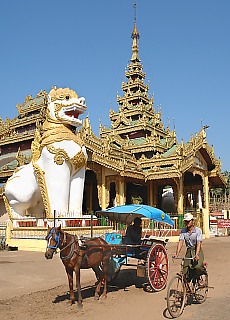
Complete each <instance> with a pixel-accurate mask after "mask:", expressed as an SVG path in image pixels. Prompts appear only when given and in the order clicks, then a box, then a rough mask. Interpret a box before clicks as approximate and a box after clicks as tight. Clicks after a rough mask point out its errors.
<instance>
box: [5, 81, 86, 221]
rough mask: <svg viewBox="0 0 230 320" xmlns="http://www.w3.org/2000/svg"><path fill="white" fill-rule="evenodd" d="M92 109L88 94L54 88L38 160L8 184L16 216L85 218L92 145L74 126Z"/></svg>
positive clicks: (37, 145) (36, 148)
mask: <svg viewBox="0 0 230 320" xmlns="http://www.w3.org/2000/svg"><path fill="white" fill-rule="evenodd" d="M85 110H86V105H85V98H83V97H82V98H79V97H78V95H77V94H76V92H75V91H73V90H70V89H69V88H64V89H62V88H58V89H57V88H56V87H55V88H53V89H52V90H51V91H50V93H49V94H48V107H47V113H46V120H45V122H44V124H43V127H42V131H41V132H42V134H40V131H39V130H38V129H37V130H36V132H35V138H34V141H33V142H32V146H31V151H32V161H31V163H29V164H28V165H24V166H21V167H19V168H18V169H17V171H16V172H15V173H14V174H13V175H12V177H10V178H9V180H8V181H7V183H6V186H5V203H6V207H7V212H8V214H9V215H10V217H11V218H13V219H20V218H21V217H23V216H25V215H29V216H34V217H41V216H44V213H45V215H46V218H52V217H53V215H54V210H56V211H57V212H59V214H62V213H63V214H65V213H68V212H71V213H72V214H73V215H74V216H75V217H81V216H82V199H83V189H84V179H85V167H86V162H87V154H86V149H85V147H84V145H83V142H82V141H81V139H80V138H79V137H78V136H77V135H76V134H75V133H73V131H72V130H73V128H74V129H76V128H77V127H79V126H81V124H82V121H81V120H80V119H78V116H79V115H80V114H82V113H84V112H85Z"/></svg>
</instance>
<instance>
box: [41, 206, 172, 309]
mask: <svg viewBox="0 0 230 320" xmlns="http://www.w3.org/2000/svg"><path fill="white" fill-rule="evenodd" d="M98 213H100V214H101V215H102V216H104V217H106V218H107V219H109V220H112V221H117V222H122V223H124V224H130V223H131V222H132V221H133V220H134V219H135V218H136V217H139V218H147V219H149V220H150V221H155V222H159V223H160V224H167V225H169V226H173V225H174V222H173V221H172V220H171V219H170V217H169V216H168V215H167V214H165V213H164V212H163V211H161V210H159V209H156V208H153V207H150V206H146V205H124V206H117V207H113V208H109V209H107V210H103V211H99V212H98ZM46 240H47V248H46V252H45V257H46V258H47V259H52V258H53V255H54V253H56V252H57V249H59V252H60V258H61V260H62V263H63V264H64V266H65V270H66V273H67V277H68V281H69V288H70V303H71V304H73V303H74V302H75V297H74V290H73V272H75V275H76V285H77V291H78V305H79V306H81V305H82V294H81V284H80V269H88V268H92V269H93V270H94V272H95V275H96V277H97V278H98V284H97V287H96V290H95V299H99V296H100V288H101V286H103V287H104V290H103V294H102V296H104V297H106V293H107V290H106V283H107V282H109V281H110V282H111V281H112V280H114V279H115V278H116V277H117V276H118V274H119V271H120V269H121V266H122V265H124V264H127V262H128V259H130V258H133V259H137V276H142V277H145V276H146V275H147V277H148V282H149V284H150V286H151V288H152V289H153V290H154V291H160V290H162V289H164V288H165V286H166V283H167V278H168V257H167V252H166V249H165V246H166V243H167V240H164V239H163V238H160V237H158V238H157V237H152V236H148V237H147V236H144V237H143V238H142V240H141V243H140V244H130V245H129V244H123V242H122V235H121V234H120V233H116V232H113V233H107V234H106V236H105V239H104V238H102V237H96V238H90V239H83V238H82V239H81V238H79V237H77V236H75V235H73V234H70V233H67V232H66V231H64V230H62V229H61V225H60V226H59V227H49V228H48V230H47V236H46Z"/></svg>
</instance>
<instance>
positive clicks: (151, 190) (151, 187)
mask: <svg viewBox="0 0 230 320" xmlns="http://www.w3.org/2000/svg"><path fill="white" fill-rule="evenodd" d="M153 192H154V189H153V180H150V181H149V205H150V206H151V207H153V206H154V201H153Z"/></svg>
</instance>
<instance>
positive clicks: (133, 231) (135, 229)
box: [123, 217, 142, 244]
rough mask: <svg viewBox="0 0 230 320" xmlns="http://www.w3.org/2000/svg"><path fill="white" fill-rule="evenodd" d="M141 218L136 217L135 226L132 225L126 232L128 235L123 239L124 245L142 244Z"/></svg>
mask: <svg viewBox="0 0 230 320" xmlns="http://www.w3.org/2000/svg"><path fill="white" fill-rule="evenodd" d="M141 223H142V221H141V218H138V217H136V218H135V219H134V221H133V224H130V225H129V226H128V228H127V230H126V234H125V236H124V239H123V243H124V244H141V235H142V227H141Z"/></svg>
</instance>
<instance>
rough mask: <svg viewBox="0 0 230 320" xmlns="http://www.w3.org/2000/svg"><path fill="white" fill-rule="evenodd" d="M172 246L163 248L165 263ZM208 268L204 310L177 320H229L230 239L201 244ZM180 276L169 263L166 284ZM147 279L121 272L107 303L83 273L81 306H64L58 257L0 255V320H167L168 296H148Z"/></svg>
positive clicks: (91, 278)
mask: <svg viewBox="0 0 230 320" xmlns="http://www.w3.org/2000/svg"><path fill="white" fill-rule="evenodd" d="M175 247H176V244H175V243H169V244H168V245H167V250H168V256H169V258H170V257H171V256H172V254H173V253H174V252H175ZM203 249H204V252H205V260H206V261H207V262H208V272H209V280H210V281H209V282H210V285H211V286H214V289H210V291H209V295H208V299H207V301H206V302H205V303H204V304H202V305H196V304H192V305H190V306H187V307H186V308H185V310H184V313H183V314H182V316H181V317H180V319H181V320H184V319H186V320H190V319H192V320H194V319H195V318H196V319H199V320H207V319H221V320H222V319H223V320H225V319H226V320H227V319H229V314H230V305H229V298H230V290H229V286H230V274H229V266H230V237H216V238H211V239H207V240H205V241H204V243H203ZM178 270H179V261H176V262H175V263H172V261H171V259H170V272H169V279H170V278H171V277H172V276H173V275H174V273H175V272H176V271H178ZM144 281H146V279H143V278H137V277H136V272H135V269H134V268H130V267H129V268H128V267H123V268H122V270H121V272H120V275H119V278H118V280H117V281H116V282H115V284H114V285H110V286H108V298H107V299H106V300H101V299H100V300H99V301H94V299H93V294H94V289H95V288H94V286H93V285H94V282H95V277H94V274H93V272H92V271H91V270H83V271H82V281H81V282H82V289H83V299H84V302H83V303H84V306H83V308H82V309H81V310H78V309H77V306H76V305H74V306H71V307H69V306H68V300H69V296H68V285H67V278H66V274H65V271H64V267H63V265H62V263H61V261H60V258H59V255H56V256H55V257H54V259H53V260H46V259H45V257H44V253H39V252H24V251H15V252H13V251H0V319H1V320H6V319H7V320H9V319H10V320H12V319H15V320H27V319H28V320H31V319H34V320H41V319H42V320H43V319H47V320H50V319H53V318H54V317H55V320H59V319H60V320H61V319H65V320H70V319H71V320H72V319H73V318H76V317H77V318H78V319H80V320H84V319H87V320H108V319H110V320H115V319H116V320H117V319H121V318H125V319H126V320H136V319H138V320H139V319H140V318H145V319H148V318H149V319H151V320H159V319H167V318H170V317H169V315H168V312H167V310H166V300H165V297H166V290H163V291H161V292H158V293H148V292H145V291H144V290H143V286H142V285H143V283H144Z"/></svg>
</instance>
